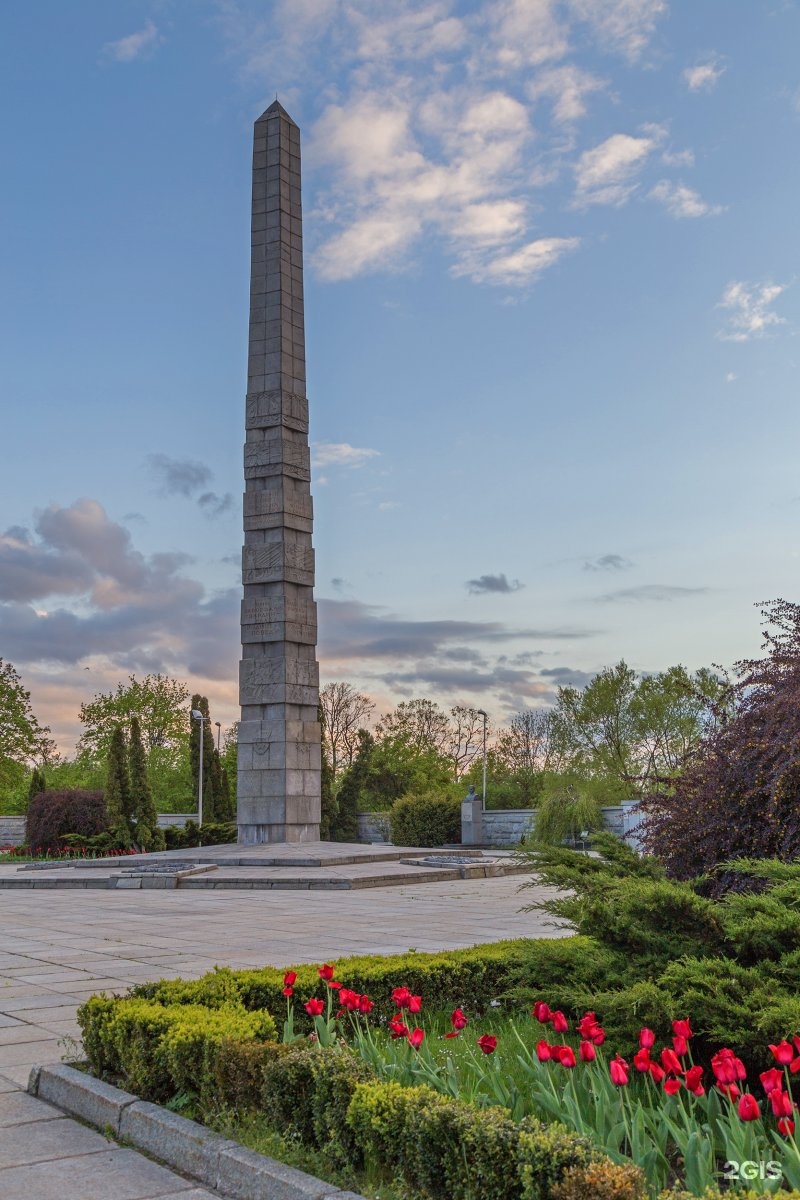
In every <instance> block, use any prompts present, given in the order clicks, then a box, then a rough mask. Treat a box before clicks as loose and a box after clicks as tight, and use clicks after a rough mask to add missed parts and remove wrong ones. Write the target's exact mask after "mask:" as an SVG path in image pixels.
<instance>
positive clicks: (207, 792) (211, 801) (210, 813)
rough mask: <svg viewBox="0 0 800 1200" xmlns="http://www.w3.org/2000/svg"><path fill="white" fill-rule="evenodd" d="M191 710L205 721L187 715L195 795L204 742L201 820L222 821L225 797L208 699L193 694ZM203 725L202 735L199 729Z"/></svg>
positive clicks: (224, 818) (197, 788)
mask: <svg viewBox="0 0 800 1200" xmlns="http://www.w3.org/2000/svg"><path fill="white" fill-rule="evenodd" d="M191 708H192V712H194V711H197V712H201V713H202V714H203V717H204V718H205V720H203V721H199V720H197V718H195V717H191V716H190V720H191V722H192V726H191V735H190V740H189V761H190V763H191V771H192V779H193V780H194V786H195V794H197V793H198V791H199V787H200V741H201V736H202V745H203V812H202V818H203V821H204V822H211V821H221V820H226V819H227V818H226V817H224V816H223V815H222V809H223V808H224V797H223V794H222V771H221V768H220V759H219V755H218V754H217V751H216V748H215V746H214V735H213V733H212V732H211V719H210V713H209V708H208V698H207V697H206V696H200V695H198V694H197V693H195V694H194V696H192V706H191ZM200 726H202V735H201V732H200Z"/></svg>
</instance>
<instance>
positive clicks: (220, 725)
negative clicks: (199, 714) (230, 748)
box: [214, 721, 222, 754]
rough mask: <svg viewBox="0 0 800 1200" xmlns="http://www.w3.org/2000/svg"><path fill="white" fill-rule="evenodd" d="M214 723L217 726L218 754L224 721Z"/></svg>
mask: <svg viewBox="0 0 800 1200" xmlns="http://www.w3.org/2000/svg"><path fill="white" fill-rule="evenodd" d="M214 724H215V725H216V727H217V754H219V735H220V732H221V731H222V722H221V721H215V722H214Z"/></svg>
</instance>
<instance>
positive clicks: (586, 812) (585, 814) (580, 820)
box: [534, 774, 631, 846]
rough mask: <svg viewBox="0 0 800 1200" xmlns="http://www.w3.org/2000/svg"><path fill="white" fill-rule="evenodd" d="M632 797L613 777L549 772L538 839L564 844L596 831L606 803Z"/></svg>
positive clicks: (616, 802) (546, 842) (537, 817)
mask: <svg viewBox="0 0 800 1200" xmlns="http://www.w3.org/2000/svg"><path fill="white" fill-rule="evenodd" d="M630 798H631V797H630V796H629V795H628V794H627V793H625V794H623V792H622V790H621V785H619V784H618V783H617V782H616V781H613V780H605V779H597V778H595V779H589V778H583V777H581V776H579V775H568V774H561V775H555V774H554V775H551V776H548V777H546V778H545V782H544V786H543V788H542V796H541V799H540V801H539V807H538V811H537V816H536V828H535V833H534V837H535V840H536V841H537V842H541V843H543V844H544V845H547V846H560V845H561V844H562V842H574V841H576V840H579V839H580V835H581V834H582V833H595V832H597V831H598V830H601V829H602V828H603V812H602V809H603V805H607V804H619V803H621V801H623V800H629V799H630Z"/></svg>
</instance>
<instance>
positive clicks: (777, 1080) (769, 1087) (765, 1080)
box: [758, 1067, 783, 1093]
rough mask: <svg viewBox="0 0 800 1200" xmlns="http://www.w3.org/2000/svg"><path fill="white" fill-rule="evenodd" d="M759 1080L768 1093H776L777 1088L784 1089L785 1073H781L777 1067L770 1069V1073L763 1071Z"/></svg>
mask: <svg viewBox="0 0 800 1200" xmlns="http://www.w3.org/2000/svg"><path fill="white" fill-rule="evenodd" d="M758 1078H759V1079H760V1080H761V1083H762V1086H763V1088H764V1091H765V1092H767V1093H769V1092H774V1091H775V1088H781V1087H783V1071H779V1070H778V1068H777V1067H770V1069H769V1070H768V1071H762V1072H761V1074H760V1075H759V1077H758Z"/></svg>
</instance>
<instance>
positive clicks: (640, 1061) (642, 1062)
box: [633, 1047, 652, 1071]
mask: <svg viewBox="0 0 800 1200" xmlns="http://www.w3.org/2000/svg"><path fill="white" fill-rule="evenodd" d="M633 1065H634V1066H635V1067H636V1070H637V1071H649V1070H650V1067H651V1065H652V1064H651V1062H650V1051H649V1050H648V1049H647V1048H646V1047H644V1048H643V1049H641V1050H637V1051H636V1053H635V1054H634V1056H633Z"/></svg>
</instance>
